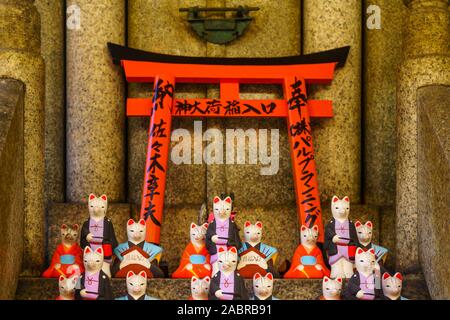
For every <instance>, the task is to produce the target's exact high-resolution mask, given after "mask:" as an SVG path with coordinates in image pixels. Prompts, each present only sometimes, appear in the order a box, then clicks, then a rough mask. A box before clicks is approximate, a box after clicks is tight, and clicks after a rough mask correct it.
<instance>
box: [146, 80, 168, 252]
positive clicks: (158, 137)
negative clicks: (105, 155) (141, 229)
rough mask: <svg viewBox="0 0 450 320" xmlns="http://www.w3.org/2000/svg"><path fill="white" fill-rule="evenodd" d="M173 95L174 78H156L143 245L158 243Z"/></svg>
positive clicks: (148, 149)
mask: <svg viewBox="0 0 450 320" xmlns="http://www.w3.org/2000/svg"><path fill="white" fill-rule="evenodd" d="M174 92H175V79H174V77H173V76H157V77H155V83H154V89H153V100H152V110H151V116H150V128H149V131H148V145H147V158H146V163H145V173H144V186H143V189H142V204H141V218H143V219H145V221H146V224H147V234H146V241H147V242H151V243H156V244H159V242H160V235H161V225H162V219H163V210H164V191H165V189H166V173H167V167H168V159H169V146H170V134H171V129H172V128H171V125H172V106H173V97H174Z"/></svg>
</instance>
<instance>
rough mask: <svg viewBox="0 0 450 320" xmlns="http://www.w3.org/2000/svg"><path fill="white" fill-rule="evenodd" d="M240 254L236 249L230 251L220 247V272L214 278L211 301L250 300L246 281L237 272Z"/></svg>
mask: <svg viewBox="0 0 450 320" xmlns="http://www.w3.org/2000/svg"><path fill="white" fill-rule="evenodd" d="M237 260H238V253H237V249H236V248H235V247H231V248H229V249H228V250H226V249H224V248H222V247H220V248H219V252H218V264H219V271H218V272H217V273H216V274H215V275H214V276H213V277H212V279H211V285H210V288H209V300H248V299H249V296H248V292H247V288H246V287H245V283H244V279H243V278H242V277H241V276H240V275H239V273H238V272H237V271H236V267H237Z"/></svg>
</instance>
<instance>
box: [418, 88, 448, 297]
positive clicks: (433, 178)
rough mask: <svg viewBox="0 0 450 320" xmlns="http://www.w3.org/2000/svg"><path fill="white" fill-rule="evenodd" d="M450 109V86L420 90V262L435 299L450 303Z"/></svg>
mask: <svg viewBox="0 0 450 320" xmlns="http://www.w3.org/2000/svg"><path fill="white" fill-rule="evenodd" d="M449 108H450V86H447V87H444V86H430V87H424V88H421V89H419V91H418V109H419V110H418V113H419V114H418V117H419V118H418V121H419V126H418V146H419V149H418V155H419V158H418V164H419V166H418V196H419V198H418V203H419V205H418V209H419V211H418V216H419V219H418V223H419V238H418V243H419V259H420V262H421V265H422V268H423V273H424V275H425V279H426V280H427V284H428V288H429V290H430V294H431V297H432V298H433V299H441V300H442V299H447V300H450V278H449V271H450V267H449V262H450V223H449V222H450V209H449V204H450V193H449V190H450V114H449V113H448V111H449ZM430 249H431V250H430Z"/></svg>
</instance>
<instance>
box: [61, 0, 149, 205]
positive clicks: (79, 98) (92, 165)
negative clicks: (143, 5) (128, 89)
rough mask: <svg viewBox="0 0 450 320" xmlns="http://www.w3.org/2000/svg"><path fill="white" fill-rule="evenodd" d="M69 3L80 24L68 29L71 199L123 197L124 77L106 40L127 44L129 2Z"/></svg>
mask: <svg viewBox="0 0 450 320" xmlns="http://www.w3.org/2000/svg"><path fill="white" fill-rule="evenodd" d="M66 4H67V7H69V6H72V5H74V6H77V7H72V8H74V10H75V11H77V10H80V11H79V12H80V16H79V18H80V23H79V28H77V26H76V23H75V24H74V25H73V26H72V27H71V28H68V29H67V158H66V161H67V169H66V175H67V178H66V180H67V191H66V196H67V200H68V201H70V202H80V201H82V200H83V199H85V198H86V197H87V196H88V194H89V193H90V192H94V193H98V194H102V193H105V194H107V195H108V198H109V199H110V201H112V202H121V201H124V200H125V99H124V82H123V75H122V73H121V70H120V67H119V66H115V65H113V63H112V61H111V57H110V55H109V52H108V49H107V42H113V43H117V44H121V45H124V44H125V1H124V0H98V1H94V2H93V1H90V0H68V1H66ZM77 8H79V9H77ZM72 17H73V16H72ZM75 19H76V18H75ZM149 19H150V17H149Z"/></svg>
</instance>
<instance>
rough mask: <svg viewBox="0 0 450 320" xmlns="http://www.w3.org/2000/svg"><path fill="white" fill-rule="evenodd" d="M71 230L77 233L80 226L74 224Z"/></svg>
mask: <svg viewBox="0 0 450 320" xmlns="http://www.w3.org/2000/svg"><path fill="white" fill-rule="evenodd" d="M72 229H73V230H75V231H77V230H78V229H80V225H79V224H77V223H75V224H74V225H73V226H72Z"/></svg>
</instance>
